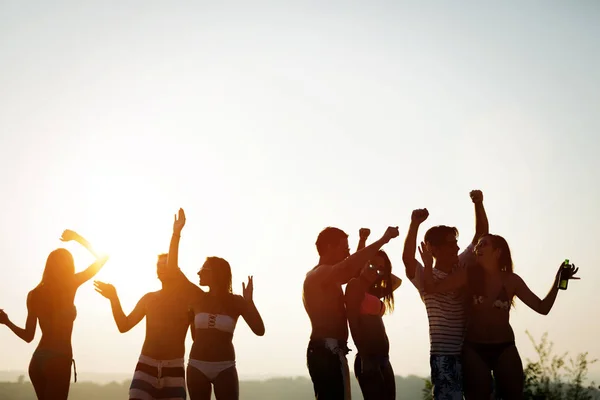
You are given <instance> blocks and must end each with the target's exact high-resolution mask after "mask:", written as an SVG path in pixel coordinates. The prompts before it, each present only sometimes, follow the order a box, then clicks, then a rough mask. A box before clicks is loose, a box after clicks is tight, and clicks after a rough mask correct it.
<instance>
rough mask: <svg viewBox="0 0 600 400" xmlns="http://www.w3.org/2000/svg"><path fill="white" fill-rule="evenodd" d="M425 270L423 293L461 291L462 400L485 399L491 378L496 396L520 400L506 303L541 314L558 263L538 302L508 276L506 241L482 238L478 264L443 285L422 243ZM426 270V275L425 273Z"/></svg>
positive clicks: (548, 303) (571, 270)
mask: <svg viewBox="0 0 600 400" xmlns="http://www.w3.org/2000/svg"><path fill="white" fill-rule="evenodd" d="M421 253H422V254H423V255H422V257H423V263H424V264H425V270H426V278H425V279H426V290H427V291H429V292H432V293H433V292H436V293H443V292H448V291H455V290H460V289H463V288H466V292H467V304H468V323H467V329H466V337H465V342H464V345H463V353H462V354H463V365H464V386H465V399H467V400H470V399H488V398H489V397H490V394H491V393H492V390H493V386H492V375H491V373H492V372H493V373H494V379H495V384H496V390H497V393H498V395H499V396H500V398H502V399H511V400H513V399H514V400H519V399H523V398H524V397H523V386H524V380H525V376H524V374H523V364H522V362H521V357H520V356H519V352H518V351H517V348H516V346H515V336H514V332H513V329H512V327H511V325H510V322H509V317H510V309H511V305H512V304H514V297H515V296H516V297H518V298H519V299H520V300H521V301H523V303H525V304H526V305H527V306H528V307H529V308H531V309H532V310H534V311H536V312H538V313H540V314H543V315H546V314H548V313H549V312H550V310H551V309H552V306H553V305H554V301H555V300H556V296H557V294H558V290H559V289H558V282H559V280H560V272H561V270H562V265H561V266H560V267H559V269H558V272H557V273H556V277H555V279H554V282H553V284H552V287H551V288H550V291H549V292H548V294H547V295H546V297H545V298H544V299H543V300H541V299H540V298H539V297H537V296H536V295H535V294H534V293H533V292H532V291H531V290H530V289H529V287H528V286H527V285H526V284H525V282H524V281H523V280H522V279H521V278H520V277H519V275H517V274H515V273H514V272H513V261H512V257H511V253H510V248H509V246H508V243H507V242H506V240H505V239H504V238H503V237H501V236H498V235H492V234H486V235H484V236H483V237H481V238H480V239H479V241H478V243H477V245H476V246H475V253H476V257H477V264H476V265H475V266H473V267H471V268H469V269H467V270H461V271H457V272H455V273H454V274H452V275H450V276H449V277H448V279H446V280H444V281H441V282H440V281H435V280H433V279H432V277H431V269H432V268H431V263H432V261H431V253H430V252H429V249H428V248H427V246H426V245H425V244H421ZM428 270H429V271H428ZM577 271H578V269H577V268H575V266H574V265H573V266H569V267H568V268H567V271H566V277H567V279H579V278H578V277H575V276H574V275H575V274H576V273H577Z"/></svg>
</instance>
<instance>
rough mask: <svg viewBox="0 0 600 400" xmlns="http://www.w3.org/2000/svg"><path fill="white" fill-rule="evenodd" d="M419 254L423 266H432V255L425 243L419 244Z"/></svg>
mask: <svg viewBox="0 0 600 400" xmlns="http://www.w3.org/2000/svg"><path fill="white" fill-rule="evenodd" d="M419 254H420V255H421V260H423V266H433V254H431V251H430V250H429V246H428V245H427V244H425V242H421V245H420V246H419Z"/></svg>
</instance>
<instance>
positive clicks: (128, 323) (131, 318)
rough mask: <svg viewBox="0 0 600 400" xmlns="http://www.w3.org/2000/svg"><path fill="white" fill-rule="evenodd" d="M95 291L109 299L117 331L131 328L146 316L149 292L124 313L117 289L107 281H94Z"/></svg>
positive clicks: (125, 330) (123, 331)
mask: <svg viewBox="0 0 600 400" xmlns="http://www.w3.org/2000/svg"><path fill="white" fill-rule="evenodd" d="M94 286H95V289H96V292H98V293H100V294H101V295H102V296H104V297H106V298H107V299H109V300H110V308H111V309H112V314H113V318H114V319H115V322H116V324H117V328H118V329H119V332H121V333H125V332H127V331H129V330H130V329H131V328H133V327H134V326H136V325H137V324H139V323H140V321H141V320H142V319H143V318H144V317H145V316H146V304H147V302H148V298H149V296H150V293H148V294H146V295H144V296H143V297H142V298H141V299H140V301H138V303H137V304H136V306H135V308H134V309H133V311H132V312H131V314H129V315H125V313H124V312H123V307H121V302H120V301H119V296H117V290H116V289H115V287H114V286H113V285H111V284H109V283H104V282H100V281H94Z"/></svg>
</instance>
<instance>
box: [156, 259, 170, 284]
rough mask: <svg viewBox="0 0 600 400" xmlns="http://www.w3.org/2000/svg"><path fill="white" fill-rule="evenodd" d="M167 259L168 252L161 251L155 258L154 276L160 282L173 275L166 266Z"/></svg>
mask: <svg viewBox="0 0 600 400" xmlns="http://www.w3.org/2000/svg"><path fill="white" fill-rule="evenodd" d="M168 259H169V254H168V253H162V254H159V255H158V258H157V260H156V276H157V277H158V279H159V280H160V281H161V282H163V283H164V282H167V281H169V279H170V278H172V277H173V274H172V273H171V271H169V269H168V268H167V261H168Z"/></svg>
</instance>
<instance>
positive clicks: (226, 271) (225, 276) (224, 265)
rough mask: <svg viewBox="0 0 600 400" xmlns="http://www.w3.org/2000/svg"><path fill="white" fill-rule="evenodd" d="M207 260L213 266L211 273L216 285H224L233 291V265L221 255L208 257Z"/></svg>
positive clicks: (230, 291) (229, 290)
mask: <svg viewBox="0 0 600 400" xmlns="http://www.w3.org/2000/svg"><path fill="white" fill-rule="evenodd" d="M206 262H207V263H208V264H209V265H210V266H211V273H212V276H213V279H214V283H215V286H219V287H224V288H226V289H227V291H228V292H229V293H233V289H232V287H231V266H230V265H229V263H228V262H227V260H225V259H223V258H221V257H206Z"/></svg>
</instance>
